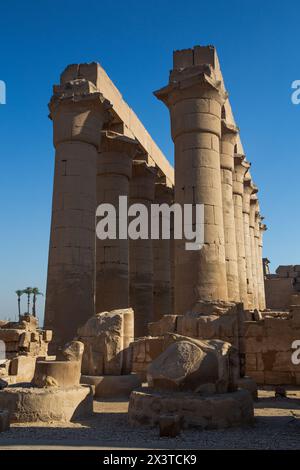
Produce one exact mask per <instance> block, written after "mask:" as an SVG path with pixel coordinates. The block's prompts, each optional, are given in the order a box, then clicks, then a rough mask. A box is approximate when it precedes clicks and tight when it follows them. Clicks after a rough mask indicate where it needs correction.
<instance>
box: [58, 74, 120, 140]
mask: <svg viewBox="0 0 300 470" xmlns="http://www.w3.org/2000/svg"><path fill="white" fill-rule="evenodd" d="M110 108H111V105H110V103H109V101H108V100H106V99H105V98H104V97H103V95H102V94H101V93H100V92H99V90H97V88H96V87H95V85H94V84H93V83H91V82H89V81H88V80H86V79H76V80H71V81H70V82H65V83H62V84H60V85H54V87H53V96H52V98H51V100H50V103H49V110H50V115H49V117H50V119H51V120H52V121H53V130H54V136H53V139H54V145H55V146H57V145H58V144H59V143H61V142H72V141H81V142H84V143H87V144H91V145H94V146H96V147H97V148H98V147H99V145H100V140H101V135H100V133H101V130H102V127H103V124H104V123H105V122H108V121H109V120H110V119H111V116H110V113H109V109H110Z"/></svg>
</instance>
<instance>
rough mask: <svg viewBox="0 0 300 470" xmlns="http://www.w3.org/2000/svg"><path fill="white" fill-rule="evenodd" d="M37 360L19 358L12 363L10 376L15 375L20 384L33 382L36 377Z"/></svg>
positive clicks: (31, 357) (27, 357) (28, 357)
mask: <svg viewBox="0 0 300 470" xmlns="http://www.w3.org/2000/svg"><path fill="white" fill-rule="evenodd" d="M35 364H36V358H35V357H33V356H17V357H14V358H13V359H12V360H11V361H10V369H9V373H10V375H15V376H17V377H16V380H17V381H18V382H31V380H32V379H33V376H34V370H35Z"/></svg>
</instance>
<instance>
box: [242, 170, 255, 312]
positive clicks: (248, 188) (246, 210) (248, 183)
mask: <svg viewBox="0 0 300 470" xmlns="http://www.w3.org/2000/svg"><path fill="white" fill-rule="evenodd" d="M256 192H257V188H256V186H255V185H254V184H253V183H252V180H251V176H250V174H249V173H247V174H246V176H245V179H244V196H243V216H244V237H245V254H246V271H247V293H248V307H249V309H253V308H254V307H255V302H254V286H253V274H252V249H251V236H250V198H251V195H252V194H255V193H256Z"/></svg>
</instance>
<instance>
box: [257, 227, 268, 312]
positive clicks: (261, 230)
mask: <svg viewBox="0 0 300 470" xmlns="http://www.w3.org/2000/svg"><path fill="white" fill-rule="evenodd" d="M260 220H262V218H261V219H260ZM266 230H267V227H266V225H265V224H262V223H260V224H259V242H258V256H259V276H260V291H259V309H260V310H265V309H266V292H265V276H264V266H263V234H264V232H265V231H266Z"/></svg>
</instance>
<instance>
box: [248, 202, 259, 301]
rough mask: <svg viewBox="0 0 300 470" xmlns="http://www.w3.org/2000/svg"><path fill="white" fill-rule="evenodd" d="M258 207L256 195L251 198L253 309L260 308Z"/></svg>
mask: <svg viewBox="0 0 300 470" xmlns="http://www.w3.org/2000/svg"><path fill="white" fill-rule="evenodd" d="M256 207H257V196H256V194H254V195H252V196H251V199H250V225H249V226H250V241H251V264H252V278H253V304H254V305H253V307H254V308H257V309H258V308H259V298H258V277H257V242H256V237H255V217H256Z"/></svg>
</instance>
